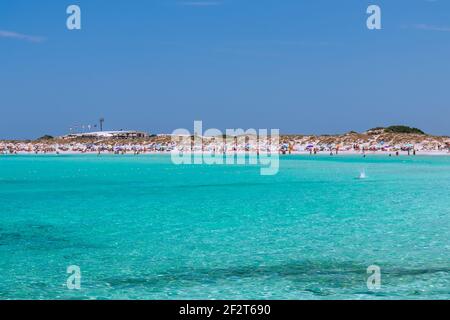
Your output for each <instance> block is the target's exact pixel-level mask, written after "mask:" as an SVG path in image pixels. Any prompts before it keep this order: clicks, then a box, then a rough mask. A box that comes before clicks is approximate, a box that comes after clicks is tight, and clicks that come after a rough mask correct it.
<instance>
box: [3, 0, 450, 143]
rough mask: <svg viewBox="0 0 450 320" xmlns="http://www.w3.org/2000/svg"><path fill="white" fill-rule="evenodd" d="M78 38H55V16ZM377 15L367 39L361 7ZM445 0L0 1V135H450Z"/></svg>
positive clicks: (58, 26)
mask: <svg viewBox="0 0 450 320" xmlns="http://www.w3.org/2000/svg"><path fill="white" fill-rule="evenodd" d="M71 4H77V5H79V6H80V7H81V10H82V30H79V31H69V30H67V28H66V19H67V16H68V15H67V14H66V8H67V6H69V5H71ZM369 4H377V5H379V6H380V7H381V9H382V26H383V29H382V30H380V31H369V30H368V29H367V28H366V19H367V16H368V15H367V14H366V9H367V7H368V5H369ZM449 57H450V1H446V0H434V1H433V0H396V1H379V0H373V1H365V0H342V1H335V0H327V1H325V0H214V1H213V0H191V1H188V0H186V1H185V0H146V1H144V0H133V1H125V0H115V1H107V0H83V1H64V0H59V1H54V0H41V1H34V0H2V1H1V2H0V110H1V116H0V138H21V139H22V138H36V137H38V136H41V135H43V134H52V135H59V134H64V133H66V132H68V130H69V127H71V126H73V125H74V124H77V125H81V124H85V125H87V124H93V123H95V122H96V121H97V119H98V118H99V117H105V119H106V121H105V127H106V128H107V129H140V130H146V131H149V132H152V133H160V132H172V131H173V130H174V129H176V128H188V129H192V127H193V121H194V120H203V122H204V127H206V128H212V127H215V128H219V129H226V128H257V129H259V128H269V129H271V128H279V129H281V132H282V133H343V132H347V131H350V130H356V131H363V130H365V129H368V128H371V127H375V126H384V125H391V124H407V125H411V126H416V127H420V128H422V129H423V130H425V131H427V132H429V133H433V134H446V135H449V134H450V126H449V119H450V89H449V88H450V80H449V77H450V59H449Z"/></svg>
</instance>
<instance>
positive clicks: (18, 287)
mask: <svg viewBox="0 0 450 320" xmlns="http://www.w3.org/2000/svg"><path fill="white" fill-rule="evenodd" d="M363 171H364V172H365V173H366V176H367V177H366V179H357V177H358V176H359V175H360V173H361V172H363ZM259 172H260V171H259V168H258V167H256V166H206V165H205V166H203V165H202V166H175V165H172V164H171V162H170V157H168V156H155V155H153V156H137V157H136V156H101V157H97V156H3V157H0V299H94V298H95V299H210V298H213V299H234V298H235V299H341V298H342V299H398V298H405V299H450V207H449V203H450V196H449V195H450V157H406V156H405V157H399V158H396V157H395V158H387V157H384V156H369V157H367V158H365V159H363V158H362V157H359V156H354V157H353V156H339V157H328V156H319V157H309V156H290V157H285V158H283V160H282V161H281V169H280V173H279V174H278V175H276V176H260V174H259ZM373 264H375V265H378V266H379V267H380V268H381V272H382V287H381V289H380V290H378V291H376V292H371V291H369V290H368V289H367V285H366V279H367V276H368V275H367V273H366V270H367V267H368V266H369V265H373ZM69 265H78V266H80V268H81V272H82V281H81V290H68V289H67V287H66V280H67V277H68V274H67V273H66V270H67V267H68V266H69Z"/></svg>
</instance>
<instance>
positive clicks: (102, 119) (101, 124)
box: [100, 118, 105, 131]
mask: <svg viewBox="0 0 450 320" xmlns="http://www.w3.org/2000/svg"><path fill="white" fill-rule="evenodd" d="M103 122H105V119H104V118H100V131H103Z"/></svg>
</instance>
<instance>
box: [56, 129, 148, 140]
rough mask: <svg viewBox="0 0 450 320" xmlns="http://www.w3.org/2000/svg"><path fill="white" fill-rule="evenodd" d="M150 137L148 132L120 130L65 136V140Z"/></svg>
mask: <svg viewBox="0 0 450 320" xmlns="http://www.w3.org/2000/svg"><path fill="white" fill-rule="evenodd" d="M148 136H149V135H148V133H146V132H142V131H134V130H120V131H97V132H84V133H71V134H68V135H66V136H63V137H62V138H63V139H71V138H117V139H128V138H147V137H148Z"/></svg>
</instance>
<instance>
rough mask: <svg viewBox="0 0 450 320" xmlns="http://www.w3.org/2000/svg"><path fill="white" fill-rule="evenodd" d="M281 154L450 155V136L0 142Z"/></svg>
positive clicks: (54, 148) (4, 148)
mask: <svg viewBox="0 0 450 320" xmlns="http://www.w3.org/2000/svg"><path fill="white" fill-rule="evenodd" d="M173 151H175V152H180V153H194V154H198V153H207V154H230V153H238V154H241V153H249V154H258V153H262V152H265V153H272V154H273V153H279V154H298V155H302V154H306V155H307V154H310V155H315V154H325V155H331V154H332V155H355V154H361V155H372V154H378V155H386V156H389V155H391V156H395V155H440V156H442V155H450V137H445V136H431V135H425V134H406V133H392V132H386V131H385V130H383V129H377V130H369V131H367V132H364V133H356V132H349V133H347V134H343V135H321V136H315V135H281V136H280V137H276V138H273V137H268V138H266V139H258V137H256V136H249V135H243V136H237V137H226V138H224V137H181V136H172V135H154V136H149V137H146V138H128V139H117V138H116V139H112V138H96V137H89V138H86V137H84V138H80V137H76V138H67V137H59V138H46V139H38V140H34V141H0V154H3V155H6V154H135V155H138V154H156V153H170V152H173Z"/></svg>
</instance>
